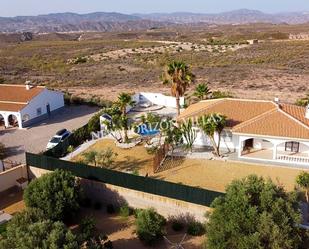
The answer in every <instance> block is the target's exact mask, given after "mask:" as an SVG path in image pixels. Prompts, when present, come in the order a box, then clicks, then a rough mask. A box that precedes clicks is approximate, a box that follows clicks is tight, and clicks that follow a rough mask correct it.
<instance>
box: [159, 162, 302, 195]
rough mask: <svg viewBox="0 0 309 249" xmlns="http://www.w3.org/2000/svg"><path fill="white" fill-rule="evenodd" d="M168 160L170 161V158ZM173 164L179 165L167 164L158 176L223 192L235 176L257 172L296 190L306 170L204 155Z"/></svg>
mask: <svg viewBox="0 0 309 249" xmlns="http://www.w3.org/2000/svg"><path fill="white" fill-rule="evenodd" d="M166 163H167V164H169V162H168V161H167V162H166ZM173 165H174V166H175V165H177V167H174V168H173V167H168V165H167V166H166V168H167V170H165V171H162V172H160V173H158V174H156V175H155V177H156V178H157V179H162V180H166V181H171V182H176V183H182V184H186V185H190V186H194V187H200V188H206V189H211V190H216V191H220V192H224V190H225V188H226V186H227V185H228V184H230V183H231V182H232V181H233V180H235V179H241V178H243V177H246V176H248V175H250V174H256V175H258V176H262V177H264V178H266V179H267V178H271V179H272V180H273V181H274V182H275V183H276V184H279V185H282V186H283V187H284V188H285V189H286V190H293V189H294V186H295V179H296V176H297V175H299V173H300V172H301V171H303V170H302V169H293V168H287V167H279V166H269V165H265V166H264V165H258V164H251V163H242V162H230V161H227V162H225V161H217V160H202V159H182V160H178V162H177V161H174V162H173Z"/></svg>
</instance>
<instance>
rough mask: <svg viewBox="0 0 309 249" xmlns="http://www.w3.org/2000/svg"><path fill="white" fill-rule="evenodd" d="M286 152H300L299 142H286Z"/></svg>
mask: <svg viewBox="0 0 309 249" xmlns="http://www.w3.org/2000/svg"><path fill="white" fill-rule="evenodd" d="M285 151H289V152H299V143H298V142H286V143H285Z"/></svg>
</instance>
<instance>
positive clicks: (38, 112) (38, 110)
mask: <svg viewBox="0 0 309 249" xmlns="http://www.w3.org/2000/svg"><path fill="white" fill-rule="evenodd" d="M36 115H37V116H41V115H42V108H41V107H40V108H38V109H36Z"/></svg>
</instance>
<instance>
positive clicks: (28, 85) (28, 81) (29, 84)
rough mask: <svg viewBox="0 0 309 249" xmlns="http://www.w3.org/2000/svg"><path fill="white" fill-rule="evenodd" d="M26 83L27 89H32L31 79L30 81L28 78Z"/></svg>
mask: <svg viewBox="0 0 309 249" xmlns="http://www.w3.org/2000/svg"><path fill="white" fill-rule="evenodd" d="M25 85H26V90H27V91H28V90H30V89H31V88H32V86H31V81H30V80H27V81H26V83H25Z"/></svg>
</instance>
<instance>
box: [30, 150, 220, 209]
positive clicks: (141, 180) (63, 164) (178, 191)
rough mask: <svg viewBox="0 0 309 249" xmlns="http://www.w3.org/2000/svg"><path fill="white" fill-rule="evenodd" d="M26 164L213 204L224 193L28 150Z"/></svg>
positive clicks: (199, 202) (201, 203)
mask: <svg viewBox="0 0 309 249" xmlns="http://www.w3.org/2000/svg"><path fill="white" fill-rule="evenodd" d="M26 163H27V165H28V166H33V167H37V168H41V169H46V170H50V171H53V170H56V169H63V170H69V171H71V172H72V173H73V174H74V175H75V176H77V177H80V178H84V179H89V180H95V181H99V182H102V183H107V184H111V185H115V186H119V187H123V188H128V189H132V190H137V191H142V192H146V193H149V194H154V195H160V196H164V197H169V198H173V199H177V200H181V201H186V202H190V203H195V204H199V205H203V206H208V207H209V206H210V204H211V203H212V202H213V200H214V199H215V198H217V197H219V196H223V195H224V194H223V193H220V192H216V191H211V190H207V189H202V188H196V187H191V186H187V185H181V184H176V183H171V182H166V181H162V180H157V179H152V178H149V177H142V176H135V175H132V174H127V173H122V172H118V171H114V170H109V169H105V168H98V167H93V166H87V165H84V164H80V163H74V162H68V161H63V160H59V159H56V158H53V157H47V156H43V155H36V154H31V153H26Z"/></svg>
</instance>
